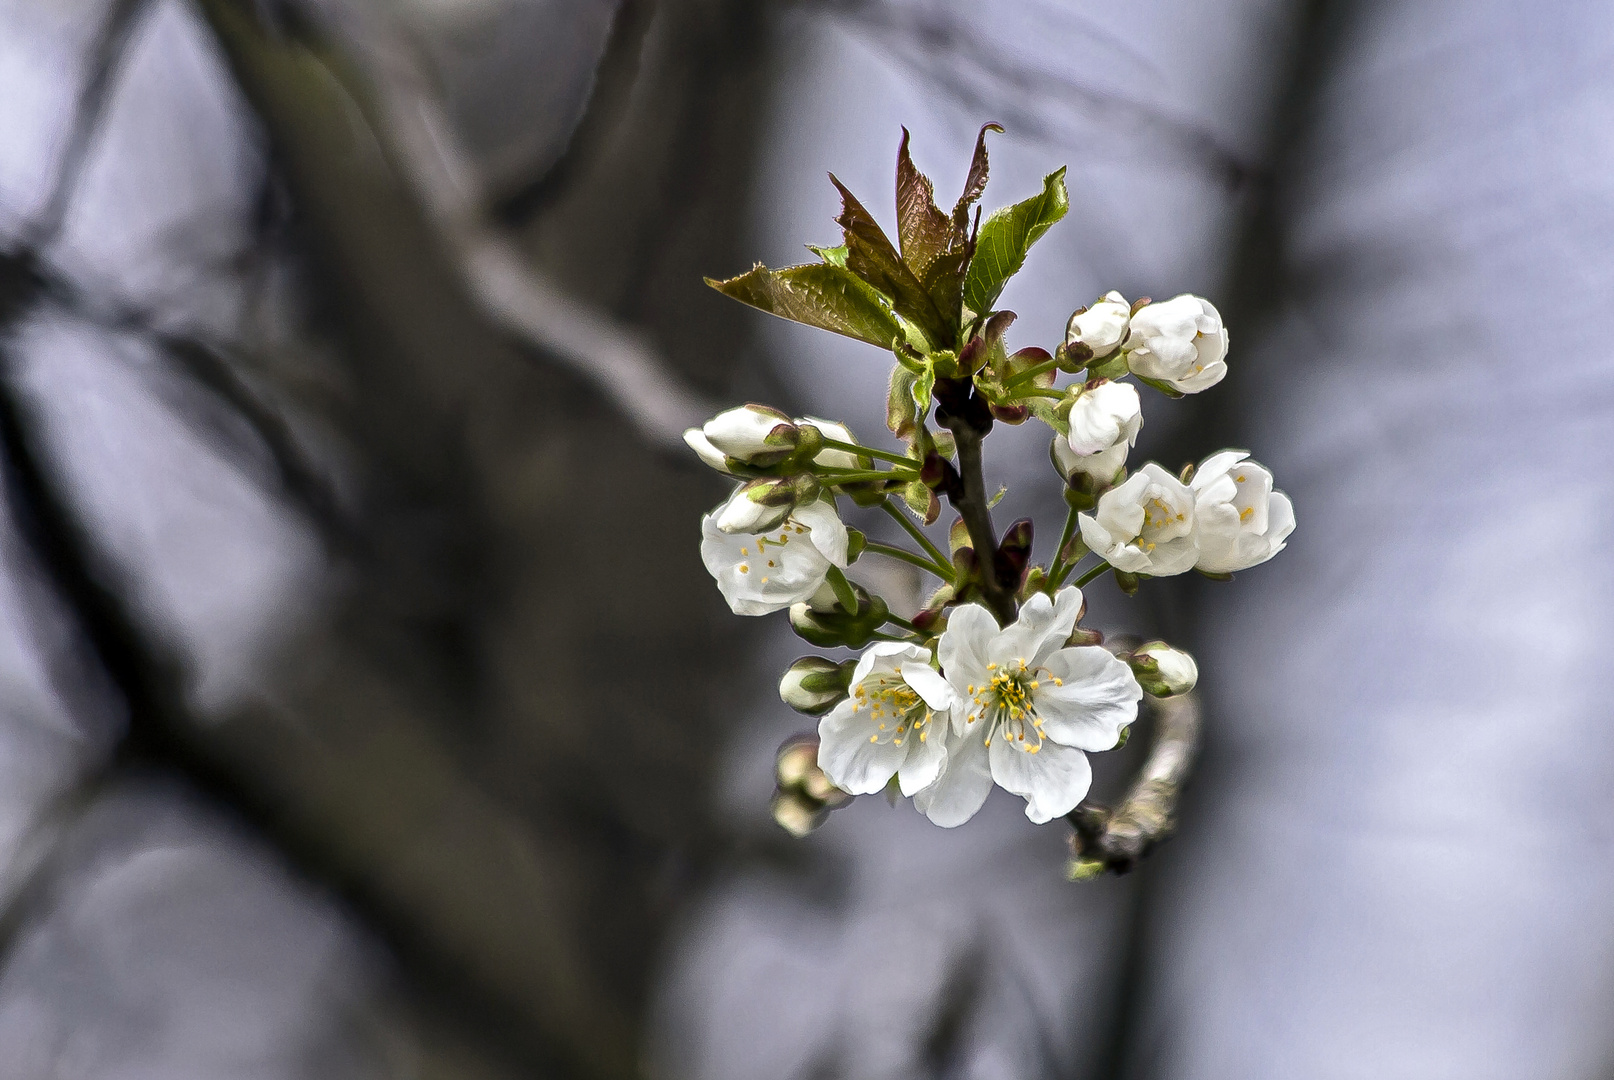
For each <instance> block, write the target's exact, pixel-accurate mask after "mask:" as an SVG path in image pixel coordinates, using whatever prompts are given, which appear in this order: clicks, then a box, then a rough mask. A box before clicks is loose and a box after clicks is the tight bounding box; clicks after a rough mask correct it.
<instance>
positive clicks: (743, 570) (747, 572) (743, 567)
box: [740, 563, 751, 574]
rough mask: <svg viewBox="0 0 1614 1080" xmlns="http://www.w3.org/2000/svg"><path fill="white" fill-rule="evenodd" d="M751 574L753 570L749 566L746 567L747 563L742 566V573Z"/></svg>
mask: <svg viewBox="0 0 1614 1080" xmlns="http://www.w3.org/2000/svg"><path fill="white" fill-rule="evenodd" d="M750 572H751V568H750V567H749V566H747V565H745V563H741V564H740V573H742V574H749V573H750Z"/></svg>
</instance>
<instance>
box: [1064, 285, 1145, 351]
mask: <svg viewBox="0 0 1614 1080" xmlns="http://www.w3.org/2000/svg"><path fill="white" fill-rule="evenodd" d="M1131 316H1132V305H1130V304H1128V303H1127V302H1126V297H1124V296H1122V295H1121V294H1120V293H1118V292H1115V291H1114V290H1111V291H1110V292H1107V293H1105V294H1104V297H1103V299H1101V300H1099V302H1098V303H1096V304H1094V305H1093V306H1092V307H1090V308H1086V309H1084V310H1082V311H1078V312H1077V313H1076V314H1074V315H1072V316H1071V317H1070V322H1068V323H1066V324H1065V344H1066V345H1076V344H1082V345H1086V346H1087V347H1088V348H1089V349H1092V350H1093V359H1094V360H1102V359H1103V358H1104V357H1106V356H1108V355H1110V354H1111V353H1112V352H1114V351H1115V350H1116V348H1117V347H1119V346H1120V344H1121V342H1122V341H1123V340H1125V339H1126V330H1127V324H1128V322H1130V321H1131Z"/></svg>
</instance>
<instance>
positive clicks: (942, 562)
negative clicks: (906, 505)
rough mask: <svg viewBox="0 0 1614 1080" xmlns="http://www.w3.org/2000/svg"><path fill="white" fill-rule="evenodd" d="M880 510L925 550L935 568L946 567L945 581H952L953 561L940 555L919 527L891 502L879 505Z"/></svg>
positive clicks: (937, 548)
mask: <svg viewBox="0 0 1614 1080" xmlns="http://www.w3.org/2000/svg"><path fill="white" fill-rule="evenodd" d="M880 509H881V510H884V511H885V512H886V513H887V514H889V515H891V517H893V518H894V519H896V522H897V524H898V525H901V526H902V527H903V529H904V530H906V531H907V533H908V535H909V536H911V537H913V538H914V542H915V543H916V544H918V545H919V546H920V547H922V548H924V549H925V553H926V554H928V555H929V556H930V557H931V558H932V559H934V560H935V561H936V565H937V566H942V567H946V568H947V571H948V573H947V580H948V581H951V580H953V575H952V567H953V560H951V559H949V558H948V557H947V556H945V555H943V554H942V553H941V548H939V547H937V546H936V545H935V544H933V543H931V542H930V537H928V536H926V535H925V534H924V533H923V532H921V531H920V529H919V526H917V525H915V524H914V523H913V522H911V521H909V520H908V519H907V517H906V516H905V515H904V514H903V512H902V511H901V510H899V509H897V508H896V507H895V506H892V505H891V500H889V499H887V500H886V501H885V502H883V503H881V504H880Z"/></svg>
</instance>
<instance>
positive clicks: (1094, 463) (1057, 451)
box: [1053, 435, 1127, 484]
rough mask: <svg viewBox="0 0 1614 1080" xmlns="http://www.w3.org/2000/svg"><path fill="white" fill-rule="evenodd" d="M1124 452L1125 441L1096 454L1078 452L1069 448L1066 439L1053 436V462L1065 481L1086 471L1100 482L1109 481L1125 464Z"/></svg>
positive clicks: (1125, 450) (1125, 449)
mask: <svg viewBox="0 0 1614 1080" xmlns="http://www.w3.org/2000/svg"><path fill="white" fill-rule="evenodd" d="M1126 452H1127V445H1126V443H1124V442H1119V443H1116V444H1115V445H1114V446H1112V447H1110V448H1109V449H1108V450H1101V451H1099V452H1098V453H1096V454H1078V453H1077V452H1076V451H1074V450H1072V449H1071V448H1070V442H1069V441H1068V440H1066V439H1063V438H1060V437H1059V436H1057V435H1056V436H1055V437H1054V446H1053V455H1054V464H1055V465H1056V466H1057V467H1058V469H1059V474H1060V475H1061V476H1063V477H1064V478H1065V480H1066V481H1067V482H1068V481H1069V480H1070V479H1071V478H1072V477H1073V476H1075V475H1076V474H1077V473H1086V474H1087V475H1088V476H1091V477H1092V478H1093V479H1094V480H1097V481H1099V482H1100V483H1101V484H1107V483H1109V482H1110V481H1111V480H1114V479H1115V474H1116V473H1118V472H1120V471H1121V469H1122V467H1123V466H1125V465H1126Z"/></svg>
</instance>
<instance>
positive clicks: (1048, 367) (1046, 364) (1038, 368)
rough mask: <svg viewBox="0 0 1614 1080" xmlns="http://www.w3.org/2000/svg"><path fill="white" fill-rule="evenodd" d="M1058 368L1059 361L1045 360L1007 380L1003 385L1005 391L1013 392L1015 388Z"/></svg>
mask: <svg viewBox="0 0 1614 1080" xmlns="http://www.w3.org/2000/svg"><path fill="white" fill-rule="evenodd" d="M1058 366H1059V361H1058V360H1044V361H1043V362H1042V363H1040V364H1036V365H1034V366H1032V367H1028V368H1026V369H1025V370H1024V371H1022V372H1020V373H1019V374H1018V375H1013V376H1011V377H1010V378H1008V379H1006V380H1005V381H1004V383H1003V389H1005V390H1011V389H1013V388H1014V387H1016V386H1019V385H1020V384H1021V383H1027V382H1030V381H1031V380H1032V379H1035V378H1036V377H1037V376H1038V375H1041V374H1042V373H1043V372H1045V371H1052V370H1053V369H1054V368H1056V367H1058Z"/></svg>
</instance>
